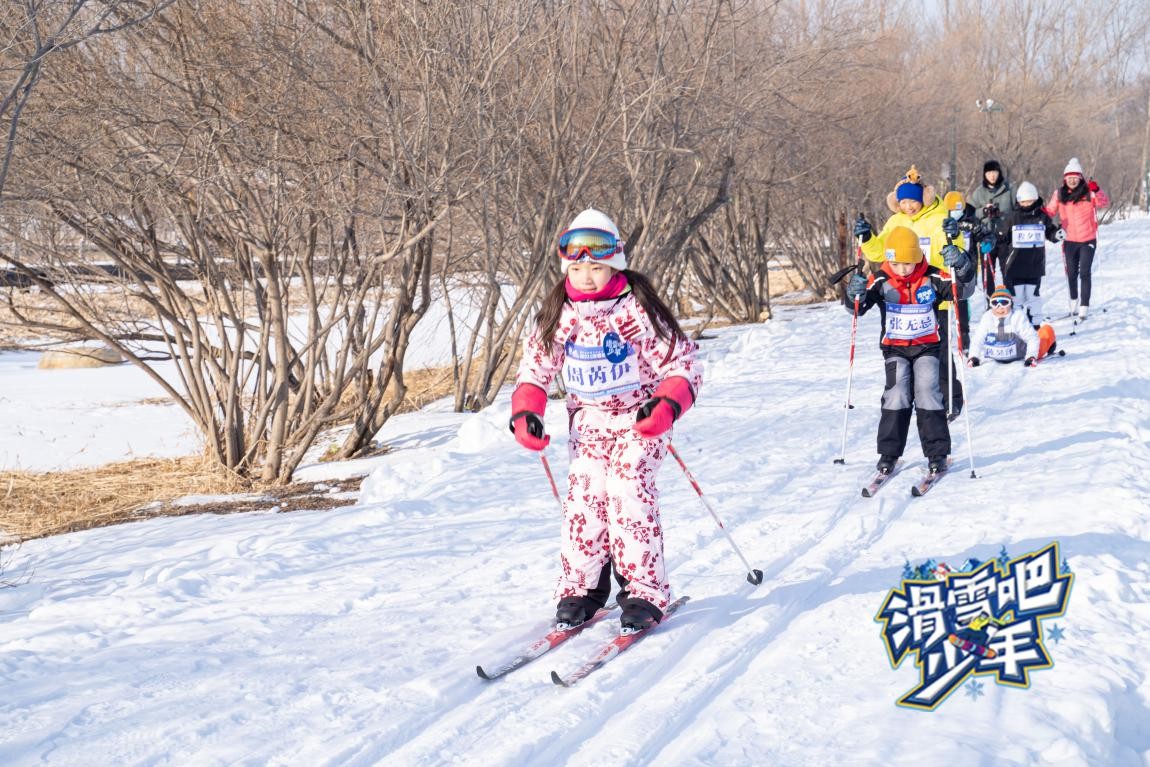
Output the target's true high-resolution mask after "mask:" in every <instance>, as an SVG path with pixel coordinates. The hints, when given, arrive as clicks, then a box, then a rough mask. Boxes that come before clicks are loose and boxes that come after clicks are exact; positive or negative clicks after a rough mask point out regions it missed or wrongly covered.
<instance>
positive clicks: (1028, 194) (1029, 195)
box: [1014, 181, 1038, 202]
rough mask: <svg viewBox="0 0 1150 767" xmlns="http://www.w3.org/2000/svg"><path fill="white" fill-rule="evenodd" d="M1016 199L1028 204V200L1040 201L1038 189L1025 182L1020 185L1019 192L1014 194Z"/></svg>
mask: <svg viewBox="0 0 1150 767" xmlns="http://www.w3.org/2000/svg"><path fill="white" fill-rule="evenodd" d="M1014 199H1016V200H1018V201H1019V202H1026V201H1027V200H1037V199H1038V187H1036V186H1035V185H1034V184H1032V183H1030V182H1029V181H1023V182H1022V183H1021V184H1019V185H1018V191H1017V192H1015V193H1014Z"/></svg>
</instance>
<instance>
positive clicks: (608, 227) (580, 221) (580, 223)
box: [567, 208, 619, 237]
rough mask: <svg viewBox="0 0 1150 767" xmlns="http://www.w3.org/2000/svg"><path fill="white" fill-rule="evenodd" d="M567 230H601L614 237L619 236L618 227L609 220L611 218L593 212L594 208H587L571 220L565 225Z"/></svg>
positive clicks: (598, 212) (604, 214)
mask: <svg viewBox="0 0 1150 767" xmlns="http://www.w3.org/2000/svg"><path fill="white" fill-rule="evenodd" d="M567 228H568V229H569V230H570V229H601V230H603V231H604V232H610V233H611V234H613V235H615V236H616V237H618V236H619V227H617V226H615V222H614V221H612V220H611V217H610V216H608V215H607V214H606V213H603V212H602V211H598V210H595V209H594V208H588V209H587V210H585V211H583V212H582V213H580V214H579V215H578V216H576V217H575V218H574V219H572V220H571V223H570V224H568V225H567Z"/></svg>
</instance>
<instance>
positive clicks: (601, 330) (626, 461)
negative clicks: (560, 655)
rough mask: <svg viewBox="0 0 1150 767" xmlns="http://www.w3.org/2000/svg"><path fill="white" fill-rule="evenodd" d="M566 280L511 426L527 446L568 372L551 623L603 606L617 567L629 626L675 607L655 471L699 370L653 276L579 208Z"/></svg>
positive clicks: (570, 621)
mask: <svg viewBox="0 0 1150 767" xmlns="http://www.w3.org/2000/svg"><path fill="white" fill-rule="evenodd" d="M559 255H560V257H561V258H562V268H563V272H564V274H565V278H564V280H563V281H562V282H560V283H558V284H557V285H556V286H555V288H554V289H552V291H551V292H550V293H549V294H548V296H547V298H546V299H545V300H544V303H543V307H542V309H541V310H540V312H539V314H538V315H537V316H536V318H535V328H534V332H533V333H531V335H530V336H529V337H528V338H527V340H526V342H525V343H524V347H523V358H522V361H521V362H520V365H519V372H518V375H517V376H516V388H515V393H514V394H513V395H512V397H511V411H512V414H511V429H512V431H514V433H515V439H516V440H517V441H518V442H519V443H520V444H521V445H522V446H523V447H526V448H528V449H530V450H542V449H543V448H544V447H546V446H547V444H548V443H549V442H550V439H551V438H550V436H548V435H546V434H545V433H544V429H543V411H544V408H545V407H546V404H547V390H548V388H549V387H550V385H551V382H552V380H553V379H554V377H555V374H556V373H558V372H560V371H561V372H562V375H563V381H564V384H565V386H566V389H567V415H568V424H569V425H570V432H571V441H570V448H569V453H570V459H571V466H570V473H569V475H568V479H567V486H568V491H567V497H566V499H565V501H564V503H563V545H562V550H561V564H562V569H563V571H562V574H561V575H560V577H559V583H558V586H557V587H556V592H555V596H556V597H557V598H558V599H559V604H558V607H557V610H556V619H557V621H558V622H559V623H560V624H567V625H577V624H579V623H581V622H583V621H585V620H587V619H588V618H590V617H591V616H592V615H593V614H594V613H595V611H596V610H598V609H599V608H600V607H602V606H603V605H604V604H605V603H606V601H607V597H608V595H609V593H610V588H611V586H610V578H611V566H612V564H614V568H615V577H616V579H617V580H618V581H619V583H620V585H622V586H623V587H624V588H623V591H621V592H620V593H619V604H620V606H621V607H622V608H623V614H622V624H623V626H624V627H625V628H629V629H643V628H647V627H649V626H651V625H654V624H655V623H657V622H659V621H660V620H661V619H662V617H663V610H664V609H665V608H666V607H667V605H668V604H669V603H670V595H671V589H670V585H669V584H668V582H667V572H666V562H665V560H664V558H663V528H662V525H661V523H660V521H659V503H658V502H659V492H658V489H657V488H656V487H655V474H656V473H657V472H658V470H659V466H660V464H661V463H662V462H663V458H664V456H665V455H666V452H667V444H668V442H669V441H670V429H671V426H672V424H673V423H674V422H675V421H676V420H678V419H679V418H680V417H681V416H682V415H683V413H685V412H687V410H688V408H690V407H691V405H693V404H694V402H695V395H696V393H697V391H698V388H699V384H700V383H701V380H702V367H701V365H700V363H699V362H697V361H696V359H695V354H696V350H697V347H696V346H695V344H694V342H692V341H691V340H690V339H689V338H687V337H686V336H685V335H683V332H682V330H681V329H680V328H679V324H678V323H677V322H676V321H675V318H674V315H672V314H671V311H670V310H669V309H668V308H667V306H666V305H665V304H664V303H663V302H662V301H661V300H660V299H659V297H658V294H657V293H656V292H655V290H654V288H653V286H652V285H651V283H650V282H649V281H648V280H647V279H646V278H645V277H643V276H642V275H640V274H638V273H636V272H632V271H628V270H627V259H626V254H625V252H624V243H623V241H622V240H620V239H619V230H618V228H617V227H616V226H615V224H614V222H613V221H611V219H610V218H608V217H607V216H606V215H605V214H603V213H601V212H599V211H597V210H594V209H588V210H585V211H583V212H582V213H580V214H579V215H578V216H576V217H575V219H574V220H573V221H572V222H571V225H570V226H569V227H568V228H567V230H566V231H565V232H564V233H563V235H562V236H561V237H560V238H559Z"/></svg>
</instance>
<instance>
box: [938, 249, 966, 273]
mask: <svg viewBox="0 0 1150 767" xmlns="http://www.w3.org/2000/svg"><path fill="white" fill-rule="evenodd" d="M941 255H942V263H943V264H945V265H946V268H947V269H949V270H950V271H952V272H961V271H963V270H965V269H966V267H967V266H969V265H970V259H969V258H968V257H967V255H966V252H965V251H964V250H963V249H962V248H960V247H958V246H957V245H947V246H945V247H943V249H942V251H941Z"/></svg>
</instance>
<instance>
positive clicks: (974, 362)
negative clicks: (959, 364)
mask: <svg viewBox="0 0 1150 767" xmlns="http://www.w3.org/2000/svg"><path fill="white" fill-rule="evenodd" d="M966 364H967V365H970V366H971V367H972V368H976V367H978V366H979V365H981V364H982V363H981V362H979V360H978V357H971V358H970V359H968V360H967V361H966Z"/></svg>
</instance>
